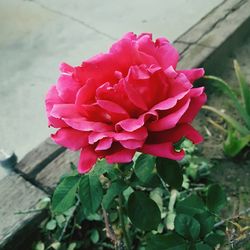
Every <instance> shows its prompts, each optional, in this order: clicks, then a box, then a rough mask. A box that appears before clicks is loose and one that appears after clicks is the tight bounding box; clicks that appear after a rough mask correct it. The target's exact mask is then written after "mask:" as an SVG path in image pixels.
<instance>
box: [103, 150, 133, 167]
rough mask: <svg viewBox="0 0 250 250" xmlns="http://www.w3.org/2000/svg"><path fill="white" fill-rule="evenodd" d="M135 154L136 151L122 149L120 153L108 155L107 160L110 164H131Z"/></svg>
mask: <svg viewBox="0 0 250 250" xmlns="http://www.w3.org/2000/svg"><path fill="white" fill-rule="evenodd" d="M134 154H135V150H130V149H120V150H119V151H118V152H115V153H113V154H110V155H107V156H106V157H105V159H106V160H107V162H108V163H109V164H112V163H128V162H131V161H132V159H133V157H134Z"/></svg>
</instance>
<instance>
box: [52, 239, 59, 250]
mask: <svg viewBox="0 0 250 250" xmlns="http://www.w3.org/2000/svg"><path fill="white" fill-rule="evenodd" d="M60 247H61V243H60V242H58V241H57V242H53V243H52V244H51V245H50V246H49V249H51V248H53V249H54V250H58V249H59V248H60Z"/></svg>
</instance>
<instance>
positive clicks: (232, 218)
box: [214, 208, 250, 228]
mask: <svg viewBox="0 0 250 250" xmlns="http://www.w3.org/2000/svg"><path fill="white" fill-rule="evenodd" d="M248 213H250V208H247V209H246V210H244V211H241V212H239V214H237V215H235V216H232V217H229V218H227V219H224V220H221V221H219V222H218V223H216V224H215V225H214V228H217V227H220V226H221V225H223V224H224V223H226V222H229V221H231V220H235V219H238V218H239V217H240V216H242V215H244V214H248Z"/></svg>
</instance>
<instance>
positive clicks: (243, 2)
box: [176, 0, 247, 55]
mask: <svg viewBox="0 0 250 250" xmlns="http://www.w3.org/2000/svg"><path fill="white" fill-rule="evenodd" d="M225 2H226V1H224V2H223V3H222V4H221V5H220V6H223V4H225ZM246 2H247V0H241V1H239V2H238V3H236V4H235V5H234V6H233V7H231V8H230V9H229V10H228V11H227V13H226V14H225V15H224V16H223V17H221V18H219V19H218V20H217V21H216V22H215V23H214V24H213V25H211V26H210V27H209V28H208V29H207V30H206V31H204V32H203V33H202V34H201V36H200V37H199V38H198V39H197V40H196V41H194V42H186V41H182V40H181V39H177V40H176V42H179V43H183V44H187V45H188V46H187V48H185V49H184V50H183V51H182V53H181V55H183V54H184V53H185V52H186V51H187V50H188V49H189V48H190V47H191V46H192V45H195V44H196V45H200V46H203V47H206V48H211V49H215V48H216V47H214V46H208V45H204V44H202V43H199V41H200V40H201V39H202V37H203V36H204V35H205V34H207V33H209V32H210V31H211V30H213V29H214V28H215V27H216V26H217V25H218V24H219V23H220V22H222V21H223V20H225V19H226V18H227V17H228V15H230V14H231V13H232V12H234V11H236V10H238V9H239V8H240V7H241V6H242V5H243V4H245V3H246ZM203 19H204V18H203ZM189 31H191V30H189ZM185 34H186V33H185ZM185 34H184V35H185ZM182 36H183V35H182ZM182 36H181V37H182Z"/></svg>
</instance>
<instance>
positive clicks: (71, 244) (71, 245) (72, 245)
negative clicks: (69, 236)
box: [67, 242, 77, 250]
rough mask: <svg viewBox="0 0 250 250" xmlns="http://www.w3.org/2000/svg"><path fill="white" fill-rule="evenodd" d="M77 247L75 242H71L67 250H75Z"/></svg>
mask: <svg viewBox="0 0 250 250" xmlns="http://www.w3.org/2000/svg"><path fill="white" fill-rule="evenodd" d="M76 247H77V244H76V243H75V242H72V243H70V244H69V246H68V248H67V250H75V249H76Z"/></svg>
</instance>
